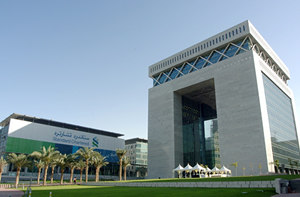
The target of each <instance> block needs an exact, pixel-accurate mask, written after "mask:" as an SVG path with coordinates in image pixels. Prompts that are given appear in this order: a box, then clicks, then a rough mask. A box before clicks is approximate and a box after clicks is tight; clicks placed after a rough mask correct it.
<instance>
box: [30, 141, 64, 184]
mask: <svg viewBox="0 0 300 197" xmlns="http://www.w3.org/2000/svg"><path fill="white" fill-rule="evenodd" d="M57 154H59V152H58V151H56V150H55V148H54V147H52V146H49V147H48V148H45V146H43V147H42V150H41V151H34V152H33V153H31V156H32V157H36V158H38V159H40V160H41V161H42V162H43V163H44V180H43V185H46V180H47V172H48V167H49V164H50V163H51V161H52V160H53V157H54V156H56V155H57Z"/></svg>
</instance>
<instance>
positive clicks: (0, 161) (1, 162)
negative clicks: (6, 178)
mask: <svg viewBox="0 0 300 197" xmlns="http://www.w3.org/2000/svg"><path fill="white" fill-rule="evenodd" d="M6 165H7V161H6V160H5V159H4V158H3V156H1V158H0V183H1V177H2V172H3V170H4V168H5V166H6Z"/></svg>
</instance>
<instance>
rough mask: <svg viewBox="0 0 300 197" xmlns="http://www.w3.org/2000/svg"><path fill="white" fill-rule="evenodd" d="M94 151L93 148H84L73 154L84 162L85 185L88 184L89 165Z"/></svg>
mask: <svg viewBox="0 0 300 197" xmlns="http://www.w3.org/2000/svg"><path fill="white" fill-rule="evenodd" d="M94 149H95V148H94V147H93V148H87V147H84V148H80V149H79V150H77V151H76V153H75V155H76V156H79V157H80V158H82V159H83V160H84V162H85V182H86V183H87V182H88V173H89V163H90V159H91V158H92V156H93V152H94Z"/></svg>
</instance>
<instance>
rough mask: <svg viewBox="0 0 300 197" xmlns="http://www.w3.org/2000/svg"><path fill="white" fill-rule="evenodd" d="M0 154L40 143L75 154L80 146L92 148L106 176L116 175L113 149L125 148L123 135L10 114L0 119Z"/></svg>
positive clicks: (34, 148) (35, 148) (22, 150)
mask: <svg viewBox="0 0 300 197" xmlns="http://www.w3.org/2000/svg"><path fill="white" fill-rule="evenodd" d="M0 126H1V127H0V139H1V143H0V155H1V154H7V153H11V152H14V153H24V154H30V153H32V152H33V151H39V150H41V148H42V147H43V146H45V147H48V146H52V147H55V149H56V150H58V151H60V152H61V153H62V154H70V153H75V152H76V151H77V150H78V149H79V148H81V147H95V150H96V151H98V152H100V153H101V154H102V155H103V156H104V157H106V161H108V162H109V165H108V166H106V167H103V168H102V171H103V173H105V174H106V175H117V170H118V166H119V165H118V163H117V162H118V161H119V159H118V157H117V155H116V149H124V147H125V140H124V139H121V138H119V137H121V136H123V134H119V133H113V132H108V131H103V130H98V129H92V128H88V127H83V126H79V125H73V124H68V123H63V122H58V121H53V120H47V119H42V118H36V117H31V116H25V115H20V114H12V115H10V116H9V117H8V118H6V119H5V120H3V121H2V122H0Z"/></svg>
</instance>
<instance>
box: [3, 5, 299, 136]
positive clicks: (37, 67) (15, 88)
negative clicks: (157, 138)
mask: <svg viewBox="0 0 300 197" xmlns="http://www.w3.org/2000/svg"><path fill="white" fill-rule="evenodd" d="M299 10H300V1H298V0H286V1H279V0H278V1H274V0H263V1H262V0H251V1H250V0H249V1H247V0H244V1H241V0H227V1H221V0H219V1H216V0H210V1H204V0H151V1H146V0H110V1H104V0H97V1H93V0H51V1H40V0H26V1H22V0H18V1H17V0H0V68H1V70H0V76H1V80H0V83H1V86H0V87H1V96H0V121H2V120H3V119H5V118H6V117H8V116H9V115H10V114H12V113H19V114H24V115H28V116H35V117H39V118H45V119H52V120H56V121H60V122H66V123H71V124H76V125H81V126H86V127H91V128H96V129H101V130H106V131H111V132H116V133H122V134H124V137H123V138H124V139H129V138H134V137H140V138H147V128H148V89H149V88H151V87H152V80H151V79H150V78H149V77H148V66H150V65H152V64H154V63H156V62H158V61H160V60H162V59H164V58H166V57H168V56H171V55H173V54H174V53H177V52H179V51H181V50H183V49H185V48H188V47H190V46H192V45H194V44H196V43H198V42H201V41H202V40H205V39H207V38H209V37H211V36H213V35H215V34H217V33H219V32H221V31H224V30H226V29H228V28H230V27H232V26H234V25H237V24H239V23H241V22H243V21H245V20H250V22H251V23H252V24H253V25H254V26H255V27H256V29H257V30H258V31H259V32H260V34H261V35H262V36H263V37H264V38H265V40H266V41H267V42H268V43H269V45H270V46H271V47H272V48H273V50H274V51H275V52H276V53H277V55H278V56H279V57H280V58H281V59H282V60H283V62H284V63H285V64H286V65H287V67H288V68H289V70H290V75H291V80H290V81H289V82H288V84H289V86H290V88H291V89H292V90H293V92H294V97H295V113H296V117H300V88H299V87H298V85H299V84H300V67H299V64H300V63H299V62H300V61H299V60H298V57H300V50H299V49H298V46H300V38H299V36H300V25H299V19H300V12H299ZM297 121H298V118H297Z"/></svg>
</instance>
